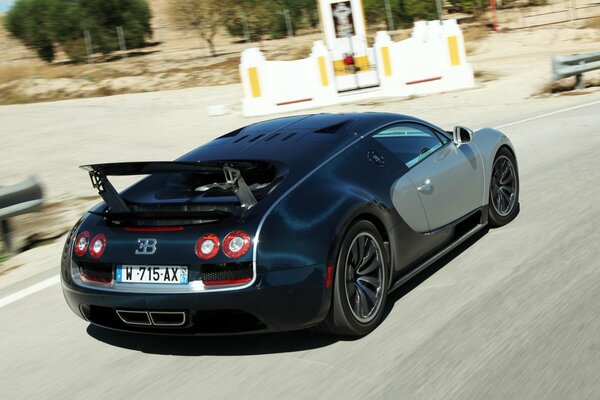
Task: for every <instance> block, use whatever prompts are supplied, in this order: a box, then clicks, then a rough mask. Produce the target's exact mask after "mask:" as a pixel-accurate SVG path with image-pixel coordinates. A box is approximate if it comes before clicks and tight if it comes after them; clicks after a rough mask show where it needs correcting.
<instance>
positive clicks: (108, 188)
mask: <svg viewBox="0 0 600 400" xmlns="http://www.w3.org/2000/svg"><path fill="white" fill-rule="evenodd" d="M252 165H253V163H252V162H250V161H211V162H190V161H138V162H123V163H109V164H90V165H82V166H80V167H79V168H81V169H84V170H86V171H88V173H89V175H90V180H91V181H92V186H93V187H94V188H95V189H97V190H98V194H99V195H100V197H102V199H103V200H104V202H105V203H106V205H107V206H108V208H109V210H110V212H111V213H115V214H127V213H132V212H133V211H132V210H131V209H130V208H129V206H128V205H127V203H126V202H125V200H123V198H122V197H121V196H120V195H119V192H117V190H116V189H115V188H114V186H113V185H112V184H111V183H110V181H109V180H108V176H111V175H112V176H129V175H150V174H170V173H177V172H181V173H193V174H214V173H219V172H223V174H224V175H225V181H226V183H227V184H228V185H230V186H231V189H232V191H233V192H234V193H235V195H236V196H237V198H238V200H239V201H240V204H241V207H242V209H244V210H249V209H250V208H252V207H253V206H255V205H256V204H257V201H256V198H255V197H254V194H252V191H251V190H250V188H249V187H248V185H247V184H246V182H245V181H244V178H243V177H242V173H241V172H240V168H247V167H249V166H252Z"/></svg>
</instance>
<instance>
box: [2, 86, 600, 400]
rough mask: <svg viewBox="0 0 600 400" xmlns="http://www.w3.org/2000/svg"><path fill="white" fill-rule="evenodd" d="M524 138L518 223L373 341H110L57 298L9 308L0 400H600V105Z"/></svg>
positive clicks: (538, 124) (431, 273) (529, 124)
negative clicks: (599, 224)
mask: <svg viewBox="0 0 600 400" xmlns="http://www.w3.org/2000/svg"><path fill="white" fill-rule="evenodd" d="M596 99H597V96H596ZM585 101H586V99H584V98H582V99H581V103H582V104H583V103H584V102H585ZM587 101H590V99H588V100H587ZM523 111H524V110H523ZM518 119H519V118H517V117H516V116H515V117H514V118H513V119H512V120H511V119H510V118H509V117H508V116H506V115H504V116H502V119H501V118H499V116H496V117H495V119H493V118H490V119H489V121H488V122H489V123H490V124H494V123H495V124H499V125H502V123H504V124H506V123H510V122H511V121H517V120H518ZM517 122H518V123H516V124H512V125H508V126H505V127H504V128H503V129H502V130H503V131H504V132H505V133H506V134H508V135H509V137H510V138H511V139H512V140H513V142H514V144H515V146H516V149H517V155H518V160H519V164H520V171H521V189H522V191H521V214H520V215H519V216H518V218H517V219H516V220H515V221H514V222H512V223H511V224H509V225H508V226H506V227H503V228H500V229H495V230H491V231H489V232H487V233H485V234H483V235H480V236H479V237H478V238H477V239H476V240H472V241H470V242H469V243H468V244H467V245H466V246H462V247H461V248H460V249H459V250H458V251H455V252H453V253H452V254H451V256H450V257H446V258H445V259H444V260H442V262H439V263H437V264H435V265H434V266H433V267H431V268H430V269H429V270H427V271H425V273H423V274H421V275H420V276H418V277H417V278H416V279H414V280H413V281H411V282H410V283H409V284H408V285H407V286H406V287H405V288H403V289H401V290H400V291H399V292H396V293H395V294H394V295H393V296H392V299H391V301H390V302H389V307H388V308H389V313H388V314H387V316H386V318H385V320H384V321H383V323H382V324H381V326H380V327H379V328H378V329H376V330H375V331H374V332H373V333H371V334H370V335H368V336H367V337H364V338H361V339H358V340H339V339H337V338H329V337H321V336H317V335H314V334H311V333H307V332H296V333H286V334H272V335H257V336H246V337H224V338H164V337H152V336H150V337H147V336H141V335H129V334H120V333H113V332H110V331H106V330H102V329H99V328H94V327H91V326H89V325H88V324H87V323H85V322H84V321H81V320H79V319H78V318H77V317H75V316H74V315H73V314H72V313H71V312H70V310H69V309H68V308H67V306H66V304H65V302H64V300H63V298H62V294H61V291H60V286H59V285H57V284H53V285H50V286H49V287H48V288H46V289H43V290H40V291H37V292H35V293H33V294H31V295H29V296H27V297H24V298H22V299H20V300H18V301H15V302H12V303H10V304H6V305H0V398H3V399H11V400H12V399H109V398H110V399H138V398H140V399H141V398H144V399H165V398H170V399H179V398H196V399H246V398H248V399H281V398H290V399H311V400H314V399H358V398H367V399H477V400H480V399H495V398H498V399H519V398H523V399H598V398H600V379H599V378H600V311H599V308H598V307H599V304H600V245H599V243H600V233H599V230H598V228H597V225H598V223H599V222H600V205H599V204H600V189H599V188H598V185H599V183H600V171H599V170H600V168H599V167H600V161H599V160H600V158H599V154H600V134H599V132H598V130H599V129H598V127H599V126H600V103H598V104H594V105H590V106H587V107H582V108H577V109H574V110H570V111H564V112H559V113H555V114H551V115H546V116H541V117H540V118H536V119H533V120H529V121H520V122H519V121H517ZM496 126H497V125H496ZM57 261H58V259H56V260H48V263H51V264H54V263H57ZM47 276H49V275H46V276H44V277H47ZM39 279H41V277H40V278H39ZM30 283H31V284H33V283H35V282H34V280H32V281H31V282H30ZM23 285H24V284H23V283H21V286H19V287H17V286H15V287H16V288H18V289H22V288H23ZM15 290H16V289H15ZM4 294H5V295H7V293H6V292H4ZM4 298H6V296H5V297H4ZM0 304H1V299H0ZM290 312H293V310H290Z"/></svg>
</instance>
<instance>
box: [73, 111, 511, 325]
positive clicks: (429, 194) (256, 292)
mask: <svg viewBox="0 0 600 400" xmlns="http://www.w3.org/2000/svg"><path fill="white" fill-rule="evenodd" d="M82 168H83V169H85V170H87V172H88V173H89V176H90V178H91V182H92V185H93V187H94V188H96V189H97V190H98V193H99V194H100V196H101V197H102V200H103V202H101V203H100V204H99V205H98V206H96V207H94V208H93V209H91V210H90V211H89V212H88V213H87V214H86V215H85V216H84V217H83V218H82V219H81V220H80V221H79V222H78V223H77V224H76V225H75V226H74V227H73V229H72V231H71V233H70V234H69V236H68V239H67V241H66V244H65V247H64V252H63V256H62V267H61V268H62V272H61V277H62V287H63V291H64V295H65V298H66V300H67V303H68V304H69V306H70V308H71V309H72V310H73V311H74V312H75V313H76V314H77V315H79V316H80V317H82V318H84V319H85V320H87V321H89V322H90V323H92V324H96V325H100V326H103V327H106V328H112V329H117V330H124V331H133V332H147V333H157V334H169V335H174V334H191V335H194V334H230V333H254V332H267V331H282V330H295V329H302V328H308V327H315V328H316V329H318V330H320V331H324V332H329V333H333V334H341V335H355V336H356V335H364V334H367V333H368V332H370V331H371V330H372V329H374V328H375V327H376V326H377V325H378V324H379V322H380V321H381V319H382V315H383V312H384V307H385V304H386V298H387V296H388V294H389V293H390V292H391V291H393V290H394V289H396V288H398V287H400V286H401V285H402V284H403V283H405V282H406V281H407V280H408V279H410V278H411V277H413V276H414V275H415V274H417V273H418V272H419V271H421V270H423V269H424V268H426V267H427V266H429V265H431V264H432V263H434V262H435V261H436V260H438V259H439V258H440V257H442V256H443V255H444V254H446V253H447V252H449V251H450V250H452V249H453V248H455V247H456V246H457V245H458V244H460V243H461V242H463V241H465V240H466V239H467V238H469V237H470V236H472V235H474V234H475V233H476V232H477V231H479V230H480V229H482V228H483V227H485V226H486V225H492V226H501V225H504V224H506V223H508V222H510V221H511V220H512V219H513V218H515V216H516V215H517V214H518V212H519V175H518V167H517V160H516V156H515V150H514V148H513V146H512V144H511V142H510V140H509V139H508V138H507V137H506V136H504V135H503V134H502V133H501V132H499V131H497V130H494V129H490V128H487V129H482V130H479V131H477V132H473V131H471V130H470V129H468V128H464V127H456V128H454V130H453V131H451V132H447V131H444V130H442V129H440V128H438V127H437V126H435V125H433V124H431V123H428V122H425V121H423V120H420V119H417V118H414V117H409V116H405V115H398V114H389V113H360V114H335V115H332V114H319V115H305V116H293V117H286V118H279V119H274V120H270V121H265V122H260V123H255V124H251V125H248V126H246V127H243V128H240V129H238V130H235V131H233V132H230V133H227V134H225V135H223V136H221V137H218V138H217V139H214V140H213V141H211V142H209V143H207V144H205V145H203V146H201V147H199V148H197V149H196V150H193V151H191V152H190V153H188V154H186V155H184V156H182V157H181V158H179V159H177V160H176V161H172V162H171V161H168V162H165V161H157V162H126V163H111V164H93V165H85V166H83V167H82ZM118 175H144V177H143V178H141V179H140V180H139V181H138V182H137V183H135V184H134V185H132V186H130V187H129V188H127V189H126V190H122V191H120V192H119V191H117V190H116V189H115V187H114V186H113V185H112V184H111V182H110V180H109V177H110V176H118Z"/></svg>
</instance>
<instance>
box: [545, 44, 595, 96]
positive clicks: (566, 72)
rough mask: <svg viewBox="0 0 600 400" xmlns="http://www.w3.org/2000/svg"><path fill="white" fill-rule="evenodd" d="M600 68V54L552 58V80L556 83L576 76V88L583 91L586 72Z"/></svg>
mask: <svg viewBox="0 0 600 400" xmlns="http://www.w3.org/2000/svg"><path fill="white" fill-rule="evenodd" d="M599 68H600V53H586V54H575V55H571V56H552V79H554V80H555V81H557V80H559V79H563V78H567V77H569V76H575V77H576V79H577V81H576V83H575V87H576V88H577V89H583V87H584V84H583V78H582V74H583V73H584V72H589V71H593V70H595V69H599Z"/></svg>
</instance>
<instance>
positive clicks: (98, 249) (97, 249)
mask: <svg viewBox="0 0 600 400" xmlns="http://www.w3.org/2000/svg"><path fill="white" fill-rule="evenodd" d="M97 245H98V246H97ZM105 249H106V237H105V236H104V235H103V234H99V235H96V236H94V238H93V239H92V240H91V241H90V256H92V257H94V258H100V256H102V253H104V250H105Z"/></svg>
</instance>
